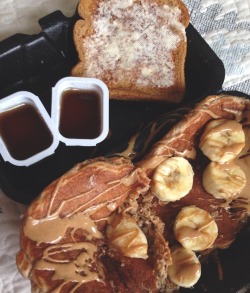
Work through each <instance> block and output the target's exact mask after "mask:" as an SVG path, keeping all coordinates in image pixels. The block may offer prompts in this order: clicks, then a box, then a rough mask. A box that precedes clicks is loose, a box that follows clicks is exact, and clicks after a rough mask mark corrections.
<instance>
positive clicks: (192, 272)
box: [168, 246, 201, 288]
mask: <svg viewBox="0 0 250 293" xmlns="http://www.w3.org/2000/svg"><path fill="white" fill-rule="evenodd" d="M171 252H172V265H171V266H170V267H169V268H168V276H169V279H170V280H171V281H172V282H173V283H174V284H176V285H178V286H181V287H184V288H190V287H192V286H194V285H195V284H196V283H197V282H198V280H199V278H200V276H201V264H200V262H199V259H198V257H197V256H196V254H195V253H194V252H193V251H192V250H189V249H186V248H184V247H182V246H176V247H174V248H173V250H172V251H171Z"/></svg>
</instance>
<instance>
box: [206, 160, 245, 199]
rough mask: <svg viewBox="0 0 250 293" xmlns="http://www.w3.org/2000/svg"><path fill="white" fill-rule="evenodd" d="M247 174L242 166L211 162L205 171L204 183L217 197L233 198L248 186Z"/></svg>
mask: <svg viewBox="0 0 250 293" xmlns="http://www.w3.org/2000/svg"><path fill="white" fill-rule="evenodd" d="M246 181H247V180H246V175H245V173H244V172H243V170H242V169H241V167H240V166H238V165H236V164H234V163H230V164H218V163H215V162H211V163H209V164H208V166H207V167H206V169H205V170H204V172H203V178H202V184H203V186H204V188H205V189H206V191H207V192H208V193H210V194H212V195H213V196H214V197H216V198H223V199H225V200H232V199H233V198H234V197H235V196H236V197H237V195H238V194H239V193H240V192H241V191H242V190H243V188H244V187H245V186H246Z"/></svg>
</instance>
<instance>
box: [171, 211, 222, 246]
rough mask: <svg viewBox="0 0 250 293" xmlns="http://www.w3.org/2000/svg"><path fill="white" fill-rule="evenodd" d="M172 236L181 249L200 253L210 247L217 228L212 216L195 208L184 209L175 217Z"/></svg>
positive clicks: (215, 236)
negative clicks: (180, 245)
mask: <svg viewBox="0 0 250 293" xmlns="http://www.w3.org/2000/svg"><path fill="white" fill-rule="evenodd" d="M174 235H175V238H176V240H177V241H178V242H179V243H181V244H182V246H183V247H185V248H187V249H190V250H193V251H201V250H204V249H207V248H210V247H212V245H213V243H214V241H215V239H216V238H217V235H218V227H217V224H216V222H215V220H214V219H213V218H212V216H211V215H210V214H209V213H208V212H207V211H205V210H203V209H200V208H198V207H195V206H188V207H184V208H183V209H182V210H181V211H180V212H179V214H178V215H177V217H176V220H175V223H174Z"/></svg>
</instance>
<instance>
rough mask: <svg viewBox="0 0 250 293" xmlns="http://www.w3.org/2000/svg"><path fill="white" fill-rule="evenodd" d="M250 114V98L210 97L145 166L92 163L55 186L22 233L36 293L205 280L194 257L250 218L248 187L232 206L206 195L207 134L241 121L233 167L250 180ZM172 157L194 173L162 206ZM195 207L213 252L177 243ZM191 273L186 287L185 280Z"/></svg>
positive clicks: (228, 238)
mask: <svg viewBox="0 0 250 293" xmlns="http://www.w3.org/2000/svg"><path fill="white" fill-rule="evenodd" d="M249 113H250V101H249V100H247V99H244V98H240V97H234V96H230V95H218V96H209V97H207V98H206V99H204V100H203V101H201V102H200V103H198V104H197V105H196V106H195V107H194V109H193V110H192V111H190V113H188V114H187V115H185V116H184V117H183V119H182V120H181V121H180V122H179V123H177V124H176V125H175V126H173V128H172V129H171V130H170V131H169V132H168V133H167V134H166V135H165V136H164V137H163V138H162V139H161V140H160V141H158V142H157V143H156V144H155V145H154V146H153V147H152V149H151V150H150V151H149V152H148V153H147V155H146V156H145V157H144V158H143V159H142V160H140V162H137V163H132V162H131V160H130V159H126V158H122V157H113V158H103V157H101V158H96V159H93V160H87V161H86V162H83V163H80V164H78V165H76V166H75V167H74V168H73V169H72V170H70V171H69V172H67V173H66V174H64V175H63V176H62V177H60V178H58V179H57V180H55V181H54V182H52V183H51V184H50V185H49V186H48V187H47V188H45V190H44V191H43V192H42V193H41V195H40V196H39V197H38V198H37V199H36V200H35V201H34V202H33V203H32V204H31V205H30V207H29V208H28V210H27V212H26V213H25V215H24V217H23V223H22V227H21V233H20V245H21V249H20V251H19V253H18V254H17V265H18V268H19V270H20V272H21V273H22V274H23V276H24V277H26V278H29V279H30V280H31V283H32V292H61V293H63V292H100V291H101V292H138V293H139V292H174V291H175V290H178V289H179V288H180V287H191V286H193V285H192V284H193V281H194V275H195V282H197V279H198V278H197V274H198V275H200V264H199V261H198V258H196V256H195V255H197V256H199V255H207V254H208V253H210V252H211V251H213V250H214V249H225V248H227V247H229V246H230V245H231V244H232V243H233V241H234V240H235V238H236V237H237V235H238V233H239V232H240V230H241V228H242V226H243V225H244V223H245V222H246V220H247V218H248V216H249V213H250V208H249V206H250V205H249V202H250V199H249V192H248V191H249V187H250V182H249V180H247V182H246V185H245V187H244V188H243V189H242V190H241V191H240V192H239V193H237V195H236V196H234V197H233V198H229V199H225V198H216V197H214V196H213V195H212V194H210V193H209V192H207V191H206V190H205V188H204V186H203V174H204V170H205V169H206V167H207V165H208V164H209V163H210V159H209V158H208V157H207V156H205V155H204V153H203V151H202V149H201V147H200V141H201V136H202V135H203V134H204V130H205V129H206V127H207V125H208V123H209V122H210V121H213V120H219V119H225V121H236V122H237V123H240V124H241V125H242V129H243V130H244V134H245V146H244V147H243V148H242V150H241V151H240V153H239V154H237V156H236V157H235V158H234V162H235V163H236V164H237V165H238V166H240V167H241V168H242V170H243V171H244V173H245V174H246V178H250V177H249V176H248V172H249V160H250V156H249V154H250V115H249ZM174 157H178V158H179V157H182V158H185V159H186V160H188V162H189V163H190V165H191V166H192V170H193V173H192V174H191V176H192V180H193V181H192V186H191V189H190V190H189V191H188V192H187V194H186V195H185V196H182V197H181V198H178V199H176V200H175V201H164V200H162V199H161V200H160V199H159V198H158V197H157V196H156V194H154V193H153V192H152V190H153V189H152V186H153V183H154V180H155V177H154V176H155V173H156V172H157V170H158V167H159V166H160V165H161V164H162V163H163V162H165V161H166V160H168V159H169V158H174ZM189 207H192V209H194V208H195V209H196V211H203V213H204V214H205V215H206V217H207V215H208V217H207V218H208V219H209V220H208V222H206V223H205V224H204V225H203V226H202V227H201V228H200V230H199V231H198V232H197V231H195V232H194V231H192V235H197V233H198V234H199V233H200V232H202V233H201V234H202V235H203V236H204V235H205V234H206V233H207V232H206V231H207V228H208V227H210V224H211V223H212V225H213V227H214V225H216V227H217V230H216V231H215V230H214V232H212V233H214V235H215V237H214V240H213V241H212V242H211V243H208V245H207V246H206V247H205V248H202V249H197V248H196V249H192V248H191V249H188V248H185V247H184V242H183V243H182V242H181V241H180V238H178V237H177V233H176V229H177V223H180V222H178V221H177V219H179V218H180V213H181V212H183V211H184V210H185V209H186V208H189ZM185 211H187V210H185ZM196 217H197V214H196V213H194V215H193V218H196ZM208 231H212V230H211V229H210V230H209V229H208ZM182 232H183V231H182ZM187 232H188V233H187ZM189 233H191V232H190V230H188V229H185V237H186V238H192V237H190V234H189ZM208 234H209V233H208ZM185 237H182V238H185ZM205 237H206V236H205ZM193 238H196V236H195V237H193ZM182 245H183V246H182ZM192 250H194V252H193V251H192ZM177 252H178V253H179V252H180V253H179V254H178V255H177V256H176V254H177ZM172 255H173V256H174V258H172ZM187 256H188V257H187ZM180 264H182V265H180ZM170 267H171V274H170V275H169V274H168V272H169V269H170ZM187 267H188V268H189V269H187V270H185V272H186V273H185V282H184V281H183V280H182V281H181V282H179V281H178V280H179V279H181V277H182V275H183V271H182V268H187ZM173 276H174V277H173Z"/></svg>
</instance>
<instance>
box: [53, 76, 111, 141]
mask: <svg viewBox="0 0 250 293" xmlns="http://www.w3.org/2000/svg"><path fill="white" fill-rule="evenodd" d="M76 91H78V92H79V93H80V94H79V97H78V98H79V101H76V104H75V105H74V106H73V105H71V106H72V107H71V106H65V105H64V102H65V101H64V100H65V99H66V96H65V93H66V92H68V93H69V92H71V93H72V94H73V95H75V92H76ZM90 92H91V94H89V93H90ZM93 94H94V95H93ZM81 95H82V96H81ZM91 95H92V96H91ZM96 98H97V99H98V103H96V104H93V103H92V102H93V101H91V100H92V99H96ZM67 99H68V105H70V103H71V102H72V103H74V99H75V96H74V97H73V96H70V94H67ZM84 99H85V100H86V101H85V102H86V106H87V105H88V102H90V103H92V105H91V107H90V106H88V107H86V108H88V109H84V106H83V105H84V104H83V103H82V102H84V101H83V100H84ZM81 100H82V101H81ZM78 103H79V105H80V106H79V108H80V107H83V109H82V110H83V111H82V113H81V109H78V108H77V107H78V106H77V105H78ZM93 105H96V106H93ZM65 112H66V114H65ZM90 112H91V113H90ZM89 114H91V115H89ZM92 114H93V115H92ZM64 116H66V118H65V117H64ZM75 116H79V117H78V118H77V117H75ZM51 118H52V120H53V121H54V124H55V126H56V128H57V131H58V137H59V140H60V141H62V142H63V143H65V144H66V145H67V146H95V145H97V144H98V143H100V142H102V141H103V140H104V139H105V138H106V136H107V135H108V132H109V91H108V88H107V86H106V85H105V84H104V83H103V82H102V81H101V80H99V79H95V78H84V77H65V78H62V79H61V80H59V81H58V82H57V83H56V85H55V87H54V88H53V89H52V106H51ZM65 119H67V121H65ZM77 119H78V120H77ZM72 120H76V121H77V122H76V123H75V124H77V125H74V123H72ZM62 123H64V124H67V123H68V124H70V126H69V127H68V128H69V132H68V133H69V134H68V133H66V134H65V132H63V131H62V127H61V125H62ZM94 124H98V127H99V130H98V131H97V132H95V134H94V136H93V135H91V134H89V129H88V128H91V127H92V126H93V125H94ZM72 125H73V126H72ZM66 127H67V125H66ZM74 127H75V128H78V127H79V128H81V127H85V130H84V131H83V134H82V135H78V134H77V135H75V133H76V132H77V131H76V130H75V129H74ZM80 131H82V130H81V129H80ZM70 132H71V133H70ZM86 132H87V133H86ZM78 133H79V131H78Z"/></svg>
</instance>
